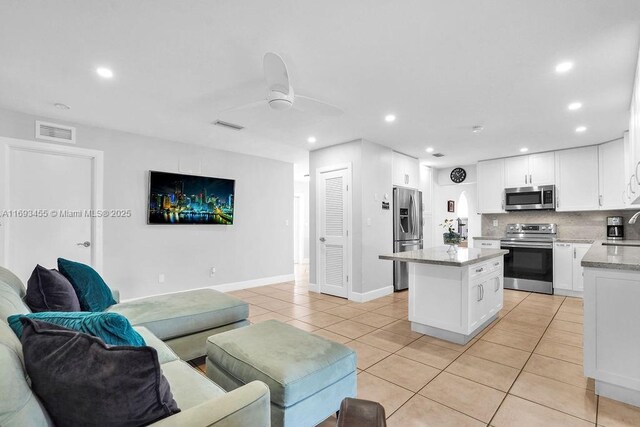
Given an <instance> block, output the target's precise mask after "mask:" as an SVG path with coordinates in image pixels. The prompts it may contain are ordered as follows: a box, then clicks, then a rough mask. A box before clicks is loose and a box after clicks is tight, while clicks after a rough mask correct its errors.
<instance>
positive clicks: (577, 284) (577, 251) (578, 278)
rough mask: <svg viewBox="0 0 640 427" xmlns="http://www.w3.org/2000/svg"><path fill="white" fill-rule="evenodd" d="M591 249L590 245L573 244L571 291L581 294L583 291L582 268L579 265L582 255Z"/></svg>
mask: <svg viewBox="0 0 640 427" xmlns="http://www.w3.org/2000/svg"><path fill="white" fill-rule="evenodd" d="M590 248H591V245H586V244H582V243H575V244H574V245H573V290H574V291H580V292H582V291H583V290H584V268H582V266H581V265H580V262H581V261H582V258H583V257H584V254H586V253H587V251H588V250H589V249H590Z"/></svg>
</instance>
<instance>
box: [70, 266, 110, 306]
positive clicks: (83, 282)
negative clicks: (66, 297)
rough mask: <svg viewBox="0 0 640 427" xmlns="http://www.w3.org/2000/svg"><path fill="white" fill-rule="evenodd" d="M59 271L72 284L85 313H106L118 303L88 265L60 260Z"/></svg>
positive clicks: (100, 278)
mask: <svg viewBox="0 0 640 427" xmlns="http://www.w3.org/2000/svg"><path fill="white" fill-rule="evenodd" d="M58 270H59V271H60V273H62V274H63V275H64V277H66V278H67V279H68V280H69V282H71V286H73V289H74V290H75V291H76V295H78V301H80V308H81V309H82V310H83V311H94V312H95V311H104V310H106V309H107V308H109V307H110V306H112V305H113V304H115V303H116V301H115V300H114V299H113V294H112V293H111V289H109V286H107V284H106V283H105V282H104V280H102V277H100V275H99V274H98V273H97V272H96V271H95V270H94V269H93V268H91V267H89V266H88V265H86V264H82V263H79V262H73V261H69V260H66V259H64V258H58Z"/></svg>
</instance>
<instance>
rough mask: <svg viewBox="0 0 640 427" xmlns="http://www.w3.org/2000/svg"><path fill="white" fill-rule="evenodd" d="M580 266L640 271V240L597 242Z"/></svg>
mask: <svg viewBox="0 0 640 427" xmlns="http://www.w3.org/2000/svg"><path fill="white" fill-rule="evenodd" d="M580 264H581V265H582V266H583V267H591V268H610V269H614V270H635V271H640V240H621V241H616V242H613V241H611V240H596V241H595V242H594V243H593V245H592V246H591V249H589V251H588V252H587V253H586V254H585V256H584V258H582V262H581V263H580Z"/></svg>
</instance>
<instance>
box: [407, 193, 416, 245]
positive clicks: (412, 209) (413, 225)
mask: <svg viewBox="0 0 640 427" xmlns="http://www.w3.org/2000/svg"><path fill="white" fill-rule="evenodd" d="M409 212H411V216H410V217H409V221H411V234H413V235H414V236H415V235H416V222H415V218H414V215H415V214H416V212H415V202H414V201H413V194H411V195H409Z"/></svg>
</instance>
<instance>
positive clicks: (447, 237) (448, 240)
mask: <svg viewBox="0 0 640 427" xmlns="http://www.w3.org/2000/svg"><path fill="white" fill-rule="evenodd" d="M442 239H443V240H444V243H445V245H449V249H448V250H447V253H456V252H457V251H458V245H459V244H460V242H461V241H462V236H461V235H460V234H459V233H456V232H454V231H452V232H449V233H443V234H442Z"/></svg>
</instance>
